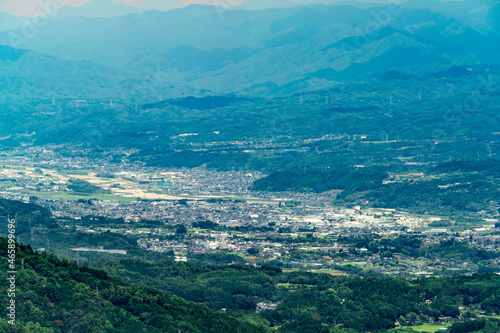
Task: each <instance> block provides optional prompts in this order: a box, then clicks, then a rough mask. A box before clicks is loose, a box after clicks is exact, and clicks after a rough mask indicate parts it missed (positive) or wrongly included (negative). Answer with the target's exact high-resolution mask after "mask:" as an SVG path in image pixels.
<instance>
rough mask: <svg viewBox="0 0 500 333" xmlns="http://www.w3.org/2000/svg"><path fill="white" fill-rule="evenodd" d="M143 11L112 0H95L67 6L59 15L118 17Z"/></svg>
mask: <svg viewBox="0 0 500 333" xmlns="http://www.w3.org/2000/svg"><path fill="white" fill-rule="evenodd" d="M143 11H144V10H142V9H139V8H136V7H131V6H127V5H125V4H121V3H116V2H113V1H111V0H94V1H92V2H90V3H88V4H86V5H83V6H65V7H63V8H61V9H60V10H59V11H58V12H57V17H78V16H83V17H117V16H123V15H127V14H137V13H141V12H143Z"/></svg>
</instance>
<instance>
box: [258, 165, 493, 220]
mask: <svg viewBox="0 0 500 333" xmlns="http://www.w3.org/2000/svg"><path fill="white" fill-rule="evenodd" d="M335 169H336V170H332V171H324V169H322V170H317V169H316V170H315V169H313V170H310V171H307V169H304V171H303V172H299V171H293V170H292V171H287V172H274V173H271V174H270V175H268V176H266V177H264V178H261V179H259V180H257V181H256V182H255V183H254V184H253V186H252V187H251V189H252V190H258V191H298V192H324V191H328V190H335V189H336V190H343V192H342V193H340V194H339V195H338V197H337V198H338V199H339V201H341V202H344V203H354V202H363V203H367V204H369V205H371V206H374V207H382V208H399V209H407V210H411V211H414V212H417V213H422V214H423V213H434V214H439V215H451V214H454V213H457V212H478V211H480V210H486V211H490V212H492V213H493V214H494V215H495V214H498V207H500V206H499V203H500V192H499V191H498V186H499V181H498V170H500V162H499V161H498V160H495V159H488V160H481V161H470V160H466V161H462V160H459V161H454V162H446V163H439V164H436V165H429V166H420V167H418V168H416V169H414V170H413V172H411V171H410V170H401V169H399V170H398V169H395V168H391V167H386V169H388V170H389V172H390V174H391V176H392V179H391V178H388V177H389V174H388V173H385V172H383V171H378V170H377V168H374V167H371V168H354V167H352V166H343V167H336V168H335ZM378 169H380V168H378ZM415 174H416V175H415ZM419 174H420V175H419ZM384 180H391V181H389V182H387V183H384Z"/></svg>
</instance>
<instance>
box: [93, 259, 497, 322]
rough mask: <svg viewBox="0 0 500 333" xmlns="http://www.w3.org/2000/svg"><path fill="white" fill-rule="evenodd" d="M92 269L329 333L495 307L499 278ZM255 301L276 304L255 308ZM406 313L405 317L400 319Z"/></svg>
mask: <svg viewBox="0 0 500 333" xmlns="http://www.w3.org/2000/svg"><path fill="white" fill-rule="evenodd" d="M95 266H96V267H98V268H100V269H104V270H106V271H108V272H109V273H110V274H116V275H118V276H120V277H121V278H122V279H124V280H125V281H128V282H131V283H137V284H141V285H145V286H148V285H149V286H152V285H154V286H157V288H159V289H160V290H162V291H164V292H165V293H166V294H171V295H179V296H181V297H183V298H185V299H187V300H192V301H195V302H199V303H202V304H205V305H207V306H209V307H212V308H215V309H218V308H220V307H224V308H227V311H228V313H230V314H232V315H235V316H242V317H244V316H249V315H252V316H256V319H255V320H259V321H263V322H265V323H267V325H269V326H271V327H279V331H280V332H312V331H310V330H309V329H308V328H307V327H310V326H312V327H314V328H315V329H316V330H318V331H320V332H323V331H324V332H331V331H330V330H332V329H335V327H336V326H337V325H341V326H340V327H344V328H346V329H347V328H350V329H354V330H355V331H361V332H364V331H374V330H386V329H391V328H394V327H395V322H396V321H398V320H401V318H403V320H405V321H408V322H407V324H408V325H416V324H419V323H422V322H429V321H430V322H432V321H434V320H438V319H439V318H440V317H442V316H447V317H452V318H456V320H458V321H463V320H464V319H463V316H462V314H461V311H460V310H459V307H464V308H467V309H469V308H479V309H482V310H485V311H486V312H487V313H498V312H499V311H500V303H499V301H500V298H499V297H498V295H499V294H500V276H498V275H496V274H476V275H474V276H461V277H440V278H420V279H414V280H405V279H402V278H390V277H382V278H365V279H360V278H350V277H347V278H346V277H338V276H332V275H328V274H317V273H308V272H292V273H284V272H282V271H281V270H280V269H276V268H272V267H267V266H262V267H256V268H254V267H249V266H240V265H231V266H198V265H196V264H192V263H177V262H174V261H161V262H155V263H152V262H145V261H141V260H136V259H133V260H129V259H123V260H120V261H111V262H110V261H107V262H104V261H101V262H98V263H96V264H95ZM258 302H264V303H267V304H271V303H275V304H277V308H276V310H273V311H270V310H264V311H260V312H258V313H257V314H255V312H254V311H255V308H256V306H257V303H258ZM405 318H407V319H405Z"/></svg>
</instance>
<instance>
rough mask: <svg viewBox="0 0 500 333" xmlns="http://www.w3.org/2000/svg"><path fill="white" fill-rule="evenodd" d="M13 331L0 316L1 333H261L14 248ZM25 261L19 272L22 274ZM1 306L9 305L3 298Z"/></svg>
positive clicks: (0, 243)
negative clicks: (14, 315)
mask: <svg viewBox="0 0 500 333" xmlns="http://www.w3.org/2000/svg"><path fill="white" fill-rule="evenodd" d="M7 245H8V242H7V238H0V253H1V255H2V260H1V266H2V267H1V270H0V276H1V281H3V282H2V285H3V286H4V287H3V289H4V290H6V289H7V288H8V287H7V286H6V283H7V282H6V281H7V271H8V264H9V263H8V260H7ZM16 255H17V260H16V263H18V267H17V268H18V270H19V271H18V273H17V276H16V295H15V300H16V317H17V322H16V325H15V327H14V326H12V325H10V324H9V323H8V322H7V309H6V306H2V308H1V310H0V332H17V333H27V332H37V333H56V332H80V333H84V332H88V333H99V332H106V333H128V332H135V333H139V332H144V333H146V332H147V333H166V332H167V333H177V332H198V333H208V332H213V333H224V332H227V333H235V332H241V333H252V332H265V329H263V328H258V327H256V326H252V325H250V324H245V323H240V322H239V321H237V320H236V319H234V318H232V317H229V316H227V315H224V314H220V313H217V312H215V311H213V310H210V309H208V308H206V307H203V306H199V305H196V304H194V303H191V302H186V301H184V300H182V299H180V298H178V297H174V296H163V295H162V294H161V293H160V292H158V291H156V290H154V289H152V288H145V287H137V286H132V285H127V284H125V283H123V282H122V281H120V280H119V279H117V278H114V277H110V276H108V274H106V273H105V272H104V271H100V270H95V269H92V268H88V267H78V265H77V264H76V262H74V261H70V260H66V259H58V258H57V257H56V256H54V255H53V254H43V255H42V254H37V253H35V252H33V251H32V249H31V248H30V247H29V246H23V245H18V246H17V253H16ZM21 259H24V269H21V265H20V262H21ZM0 297H1V302H2V304H4V305H5V304H8V302H9V299H8V295H7V292H3V293H2V295H1V296H0Z"/></svg>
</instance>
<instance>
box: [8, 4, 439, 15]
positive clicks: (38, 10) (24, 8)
mask: <svg viewBox="0 0 500 333" xmlns="http://www.w3.org/2000/svg"><path fill="white" fill-rule="evenodd" d="M91 1H93V0H0V11H6V12H9V13H11V14H14V15H24V16H33V15H40V14H43V13H45V12H47V9H45V8H52V7H53V6H48V7H47V6H45V7H43V4H54V3H56V4H59V3H64V4H66V5H71V6H79V5H84V4H86V3H89V2H91ZM112 1H114V2H117V3H124V4H127V5H130V6H135V7H141V8H147V9H152V8H154V9H159V10H168V9H173V8H179V7H183V6H187V5H191V4H211V5H219V6H220V5H228V6H237V5H240V4H242V3H244V2H246V1H252V0H112ZM267 1H273V0H267ZM291 1H295V0H291ZM299 1H300V0H299ZM330 1H331V2H335V1H342V0H330ZM357 1H359V2H378V3H393V2H396V1H398V0H357ZM400 1H405V0H400ZM441 1H443V0H441ZM444 1H446V0H444ZM448 1H449V0H448ZM300 2H302V3H304V2H310V3H315V2H324V0H323V1H321V0H310V1H309V0H302V1H300Z"/></svg>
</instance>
